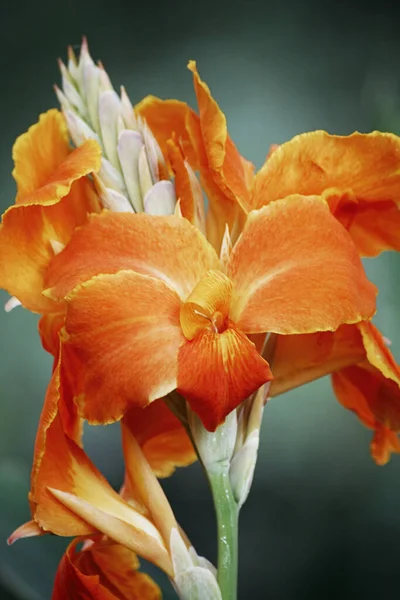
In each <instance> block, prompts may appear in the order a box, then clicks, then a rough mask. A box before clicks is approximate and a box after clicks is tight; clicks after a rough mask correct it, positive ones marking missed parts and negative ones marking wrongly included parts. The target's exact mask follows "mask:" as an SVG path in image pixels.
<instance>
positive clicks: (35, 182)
mask: <svg viewBox="0 0 400 600" xmlns="http://www.w3.org/2000/svg"><path fill="white" fill-rule="evenodd" d="M69 153H70V146H69V143H68V129H67V126H66V123H65V119H64V117H63V115H62V113H61V112H60V111H58V110H56V109H52V110H49V111H48V112H47V113H44V114H42V115H40V117H39V121H38V122H37V123H35V125H32V127H30V128H29V129H28V131H27V132H26V133H23V134H22V135H20V136H19V138H17V140H16V142H15V144H14V147H13V160H14V163H15V166H14V170H13V177H14V179H15V181H16V184H17V188H18V196H17V202H24V201H25V198H29V196H30V194H31V193H32V192H35V190H38V189H40V188H41V187H42V186H44V185H46V184H47V182H48V181H49V179H51V177H52V175H53V173H54V172H55V171H56V169H57V168H58V166H59V165H60V164H62V163H63V161H64V160H65V159H66V158H67V156H68V155H69Z"/></svg>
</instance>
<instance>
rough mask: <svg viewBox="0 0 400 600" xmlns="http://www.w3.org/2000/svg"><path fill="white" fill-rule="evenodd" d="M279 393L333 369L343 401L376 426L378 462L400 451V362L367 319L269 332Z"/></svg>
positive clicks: (274, 385) (373, 444)
mask: <svg viewBox="0 0 400 600" xmlns="http://www.w3.org/2000/svg"><path fill="white" fill-rule="evenodd" d="M266 354H267V355H268V356H269V358H270V361H271V365H272V369H273V373H274V380H273V382H272V384H271V386H270V389H269V396H270V397H275V396H277V395H279V394H282V393H283V392H285V391H288V390H290V389H293V388H295V387H298V386H299V385H303V384H304V383H307V382H309V381H312V380H314V379H317V378H318V377H322V376H323V375H327V374H331V378H332V384H333V390H334V392H335V394H336V396H337V398H338V400H339V402H340V403H341V404H342V405H343V406H344V407H345V408H347V409H349V410H351V411H352V412H354V413H355V414H356V415H357V416H358V418H359V419H360V420H361V422H362V423H363V424H364V425H366V426H367V427H369V428H370V429H372V430H374V436H373V440H372V442H371V454H372V457H373V458H374V460H375V462H376V463H377V464H379V465H383V464H385V463H387V461H388V460H389V458H390V454H391V452H400V441H399V439H398V437H397V434H398V433H399V432H400V419H399V416H400V367H399V366H398V365H397V363H396V361H395V359H394V357H393V355H392V354H391V352H390V350H389V349H388V347H387V343H386V341H385V339H384V338H383V337H382V335H381V334H380V333H379V331H378V330H377V328H376V327H375V326H374V325H373V324H372V323H368V322H364V323H359V324H357V325H343V326H342V327H340V328H339V329H338V330H337V331H335V332H324V333H316V334H311V335H298V336H290V335H289V336H276V337H275V338H274V339H272V338H271V340H270V343H269V348H267V351H266Z"/></svg>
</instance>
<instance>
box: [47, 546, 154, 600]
mask: <svg viewBox="0 0 400 600" xmlns="http://www.w3.org/2000/svg"><path fill="white" fill-rule="evenodd" d="M79 545H82V547H81V549H80V550H78V546H79ZM139 566H140V564H139V561H138V558H137V556H136V554H135V553H134V552H132V550H129V549H128V548H125V547H124V546H121V545H120V544H116V543H115V542H113V541H112V540H110V539H107V538H98V537H97V538H96V537H95V536H94V537H92V538H90V537H89V538H76V539H75V540H73V541H72V542H71V543H70V544H69V546H68V548H67V550H66V552H65V554H64V556H63V557H62V559H61V562H60V565H59V567H58V570H57V574H56V578H55V582H54V590H53V594H52V600H69V599H70V598H85V599H87V600H159V599H161V590H160V588H159V587H158V585H157V584H156V583H155V582H154V581H153V580H152V579H151V578H150V577H149V576H148V575H146V574H145V573H140V572H139V571H138V569H139Z"/></svg>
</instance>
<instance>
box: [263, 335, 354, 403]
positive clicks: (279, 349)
mask: <svg viewBox="0 0 400 600" xmlns="http://www.w3.org/2000/svg"><path fill="white" fill-rule="evenodd" d="M272 343H273V346H274V347H273V349H271V351H270V352H269V353H267V354H266V358H267V359H268V361H269V363H270V366H271V370H272V373H273V376H274V379H273V381H272V383H271V386H270V389H269V396H271V397H273V396H278V395H279V394H282V393H284V392H287V391H288V390H291V389H293V388H295V387H299V386H300V385H304V384H305V383H308V382H310V381H314V380H315V379H318V378H319V377H323V376H324V375H328V374H330V373H333V372H334V371H338V370H339V369H342V368H344V367H348V366H350V365H353V364H355V363H358V362H360V361H361V360H363V359H364V358H365V349H364V345H363V342H362V337H361V334H360V331H359V329H358V327H357V326H356V325H342V326H341V327H339V329H337V330H336V331H334V332H331V331H323V332H317V333H309V334H303V335H277V336H275V339H274V340H273V342H272Z"/></svg>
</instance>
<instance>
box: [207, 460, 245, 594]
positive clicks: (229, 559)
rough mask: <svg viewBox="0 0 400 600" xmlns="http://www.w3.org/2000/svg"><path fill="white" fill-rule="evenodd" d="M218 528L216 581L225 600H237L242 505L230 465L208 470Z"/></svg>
mask: <svg viewBox="0 0 400 600" xmlns="http://www.w3.org/2000/svg"><path fill="white" fill-rule="evenodd" d="M207 474H208V480H209V482H210V487H211V491H212V495H213V499H214V506H215V512H216V516H217V529H218V575H217V581H218V585H219V588H220V590H221V595H222V599H223V600H236V598H237V574H238V537H239V536H238V524H239V505H238V504H237V502H236V500H235V497H234V495H233V492H232V487H231V482H230V478H229V462H228V461H224V462H223V463H218V464H217V465H215V467H214V468H213V469H211V470H209V471H208V473H207Z"/></svg>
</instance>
